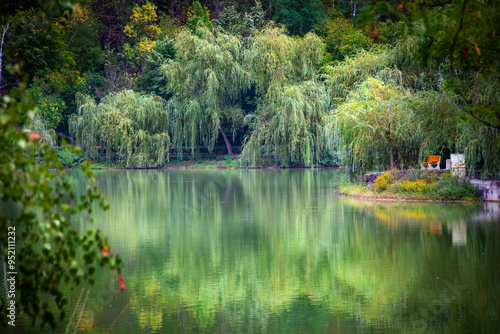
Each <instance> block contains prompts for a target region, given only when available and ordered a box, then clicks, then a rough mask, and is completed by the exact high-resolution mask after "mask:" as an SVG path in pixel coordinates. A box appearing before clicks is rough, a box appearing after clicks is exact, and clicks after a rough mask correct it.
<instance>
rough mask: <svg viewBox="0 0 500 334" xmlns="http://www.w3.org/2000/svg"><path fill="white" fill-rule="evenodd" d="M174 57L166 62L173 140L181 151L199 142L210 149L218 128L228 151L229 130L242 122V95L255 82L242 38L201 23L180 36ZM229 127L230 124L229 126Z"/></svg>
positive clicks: (164, 68)
mask: <svg viewBox="0 0 500 334" xmlns="http://www.w3.org/2000/svg"><path fill="white" fill-rule="evenodd" d="M176 49H177V53H176V57H175V59H174V60H171V61H169V62H168V63H167V64H166V65H164V66H163V67H162V71H163V72H164V74H165V76H166V78H167V81H168V88H169V90H170V91H171V93H172V94H173V98H172V99H171V100H170V101H169V103H168V105H167V107H168V110H169V111H170V112H171V113H172V114H173V117H174V129H175V135H174V138H173V145H174V147H175V148H176V150H177V153H178V154H179V155H181V154H182V150H183V147H184V146H188V147H190V148H191V151H192V152H193V153H194V150H195V148H196V147H197V146H198V145H199V144H202V145H206V146H208V148H209V150H212V148H213V146H214V143H215V141H216V139H217V136H218V132H219V130H220V131H221V133H222V135H223V136H224V140H225V142H226V145H227V148H228V153H229V154H232V144H231V143H230V142H229V140H228V139H227V136H226V135H225V130H224V127H226V131H228V130H230V131H231V132H232V133H233V137H234V133H235V131H236V130H237V129H238V128H239V127H241V126H242V125H243V111H242V109H241V108H240V106H239V102H240V101H239V100H240V98H241V96H242V94H244V93H245V92H246V91H247V90H248V89H249V88H250V85H251V83H252V81H251V77H250V73H248V72H247V71H246V70H245V69H244V67H243V65H242V60H243V49H242V44H241V41H240V40H239V39H238V38H237V37H235V36H231V35H228V34H225V33H223V32H217V33H213V32H211V31H210V30H209V29H208V28H205V27H201V26H200V27H198V29H197V30H196V34H195V33H192V32H190V31H189V30H185V31H183V32H182V33H180V34H179V36H178V37H177V39H176ZM227 126H228V127H227Z"/></svg>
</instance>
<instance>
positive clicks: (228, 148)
mask: <svg viewBox="0 0 500 334" xmlns="http://www.w3.org/2000/svg"><path fill="white" fill-rule="evenodd" d="M219 129H220V132H221V133H222V138H224V142H225V143H226V147H227V154H229V155H233V146H232V145H231V142H230V141H229V139H228V138H227V136H226V133H225V132H224V129H222V125H220V124H219Z"/></svg>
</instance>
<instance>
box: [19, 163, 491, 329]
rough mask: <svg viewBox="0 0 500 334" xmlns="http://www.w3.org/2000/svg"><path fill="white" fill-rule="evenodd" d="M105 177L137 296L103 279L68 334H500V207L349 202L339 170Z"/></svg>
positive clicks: (107, 217)
mask: <svg viewBox="0 0 500 334" xmlns="http://www.w3.org/2000/svg"><path fill="white" fill-rule="evenodd" d="M95 174H96V179H97V182H98V185H99V187H100V189H101V191H102V192H103V193H104V195H105V197H106V199H107V201H108V202H109V203H110V205H111V208H110V209H109V210H108V211H106V212H102V211H100V210H97V207H96V212H95V215H94V218H95V226H97V227H99V228H100V229H101V230H102V231H103V232H104V234H106V235H107V236H108V239H109V243H110V245H111V247H112V251H115V252H118V253H119V254H120V256H121V257H122V258H123V261H124V262H123V265H122V275H123V277H124V278H125V284H126V286H127V289H126V290H125V291H123V292H120V289H119V285H118V282H117V277H116V273H112V272H110V271H109V270H101V271H98V273H97V275H96V284H95V285H94V286H93V287H91V288H90V289H89V286H88V285H82V286H81V287H78V288H76V289H75V290H74V291H73V293H72V298H71V301H70V303H69V307H68V309H67V314H68V317H67V319H66V322H65V323H63V324H62V325H61V327H60V328H59V331H58V332H62V333H64V332H65V330H66V328H68V330H69V332H71V333H72V332H73V331H74V329H75V326H76V324H77V323H78V329H79V330H80V331H81V332H94V333H106V332H108V331H109V332H112V333H197V332H210V333H225V332H229V333H361V332H379V333H392V332H394V333H401V332H406V333H407V332H409V333H431V332H435V333H443V332H450V333H481V332H482V333H495V332H497V333H498V332H500V320H499V319H500V314H499V313H500V204H499V203H490V204H478V203H416V202H401V203H396V202H371V201H361V200H355V199H352V198H344V197H341V195H340V194H339V193H338V190H337V185H338V184H339V182H341V181H342V180H343V175H344V172H343V170H341V169H282V170H280V169H264V170H116V171H96V173H95ZM71 177H72V179H73V183H74V185H75V186H76V187H81V188H82V189H83V186H84V184H83V182H84V181H83V178H82V177H81V176H80V174H77V173H72V174H71ZM75 226H77V227H78V229H79V230H80V231H81V232H83V231H84V230H85V229H86V228H87V227H88V226H89V223H88V222H87V223H82V222H75ZM82 289H83V290H82ZM88 291H90V292H88ZM87 292H88V297H86V296H87ZM85 299H86V303H85V308H82V305H83V301H84V300H85ZM77 301H79V303H77ZM72 313H74V316H73V318H72V319H71V315H72ZM78 318H79V320H78ZM70 319H71V323H69V320H70ZM18 325H19V326H20V327H18V328H17V329H18V332H22V331H23V328H25V330H24V331H28V330H27V329H26V325H25V324H24V325H23V324H22V323H19V324H18ZM23 326H24V327H23ZM47 332H51V331H49V330H47Z"/></svg>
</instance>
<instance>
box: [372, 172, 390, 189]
mask: <svg viewBox="0 0 500 334" xmlns="http://www.w3.org/2000/svg"><path fill="white" fill-rule="evenodd" d="M390 181H391V173H384V174H382V175H380V176H379V177H377V178H376V179H375V181H374V182H373V190H374V191H376V192H381V191H384V190H386V189H387V187H388V186H389V183H390Z"/></svg>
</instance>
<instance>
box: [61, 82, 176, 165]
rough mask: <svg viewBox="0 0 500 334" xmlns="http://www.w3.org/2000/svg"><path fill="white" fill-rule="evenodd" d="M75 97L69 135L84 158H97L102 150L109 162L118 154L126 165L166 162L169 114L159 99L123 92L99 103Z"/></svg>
mask: <svg viewBox="0 0 500 334" xmlns="http://www.w3.org/2000/svg"><path fill="white" fill-rule="evenodd" d="M77 98H78V114H77V115H73V116H72V118H71V120H70V133H71V135H72V136H74V138H75V139H76V140H77V142H78V143H80V145H81V146H82V147H83V148H84V149H85V156H86V157H88V158H96V157H97V156H98V153H99V152H98V149H99V148H101V149H103V150H105V152H106V157H107V159H108V160H111V159H112V158H113V155H114V154H117V155H118V157H119V158H121V159H123V160H124V161H126V165H127V166H137V167H152V166H161V165H163V164H164V163H165V161H168V154H167V153H168V151H169V148H170V136H169V135H168V132H167V131H166V129H167V125H168V115H167V113H166V111H165V109H164V108H163V101H162V99H161V98H160V97H157V96H142V95H140V94H138V93H134V92H133V91H122V92H120V93H117V94H110V95H108V96H106V97H105V98H103V99H102V100H101V103H99V104H96V103H95V101H94V100H93V99H92V98H90V97H88V96H83V95H79V96H77Z"/></svg>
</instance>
